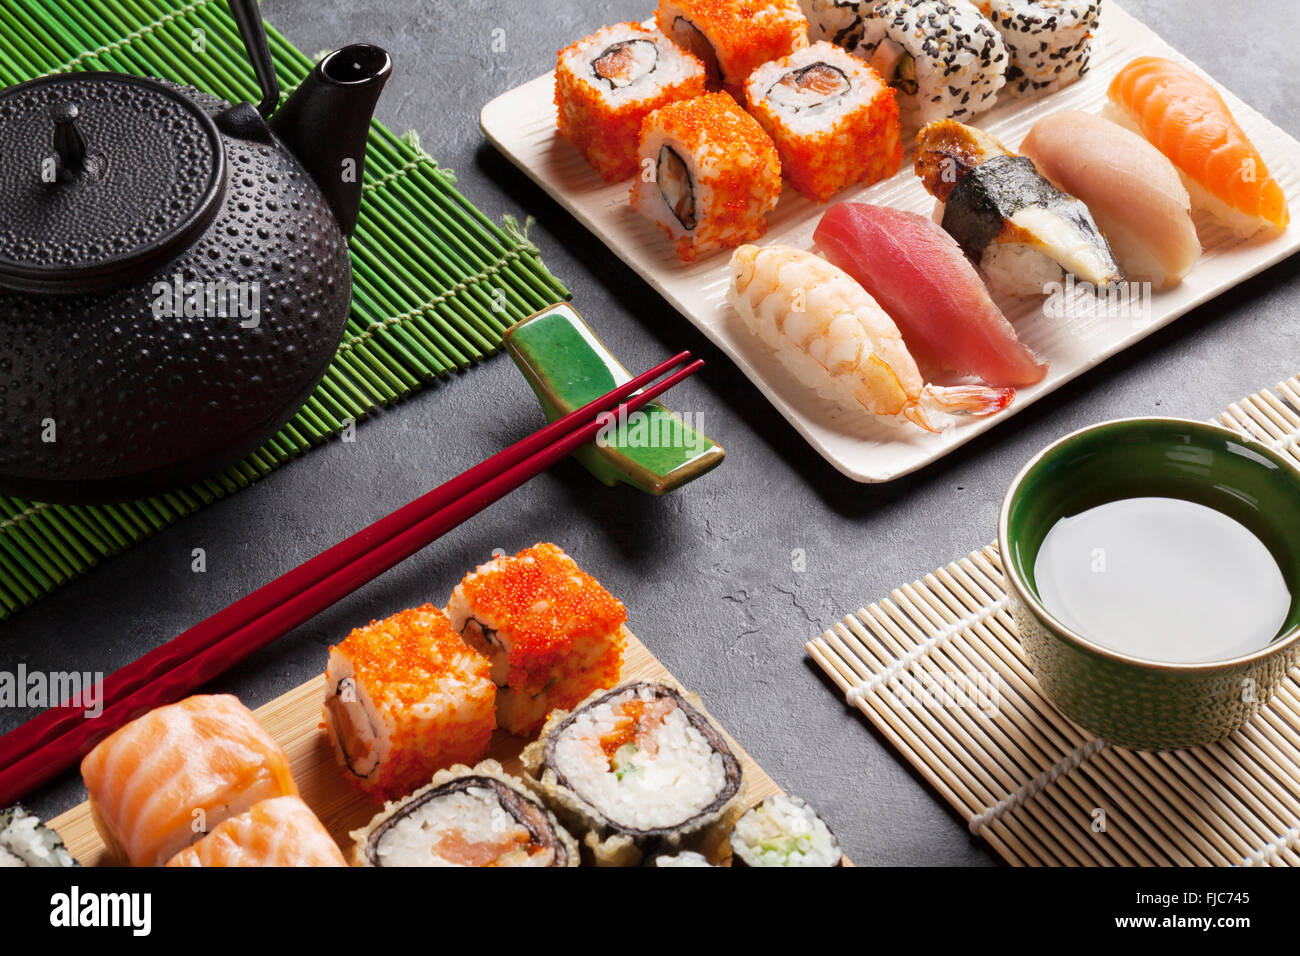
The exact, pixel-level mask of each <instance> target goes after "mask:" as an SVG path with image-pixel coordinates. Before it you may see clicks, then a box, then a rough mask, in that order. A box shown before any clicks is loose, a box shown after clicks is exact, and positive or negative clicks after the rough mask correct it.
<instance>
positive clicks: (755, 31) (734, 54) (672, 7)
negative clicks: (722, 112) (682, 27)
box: [655, 0, 808, 93]
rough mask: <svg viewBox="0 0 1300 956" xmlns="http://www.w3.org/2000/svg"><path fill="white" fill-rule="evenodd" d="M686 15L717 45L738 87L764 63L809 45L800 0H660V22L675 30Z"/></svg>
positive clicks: (727, 80)
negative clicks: (675, 26) (677, 21)
mask: <svg viewBox="0 0 1300 956" xmlns="http://www.w3.org/2000/svg"><path fill="white" fill-rule="evenodd" d="M679 16H680V17H684V18H685V19H686V20H688V21H689V22H690V23H691V24H692V25H694V27H695V28H696V29H697V30H698V31H699V32H700V34H701V35H702V36H703V37H704V38H705V39H706V40H707V41H708V42H709V45H710V46H712V47H713V54H714V56H716V57H717V60H718V68H719V69H720V70H721V73H722V82H723V84H724V85H725V86H727V87H728V88H729V89H730V90H731V91H732V92H733V93H739V92H740V88H741V85H742V84H743V83H744V82H745V78H746V77H747V76H749V74H750V73H752V72H753V71H754V69H755V68H756V67H758V66H759V65H760V64H763V63H766V62H768V61H769V60H778V59H780V58H781V57H783V56H788V55H789V54H791V53H793V52H794V51H795V50H800V49H802V48H804V47H806V46H807V45H808V20H807V18H806V17H804V15H803V11H802V10H801V9H800V7H799V2H798V0H660V3H659V7H658V9H657V10H656V11H655V22H656V23H657V24H658V26H659V29H660V31H661V32H662V33H663V34H664V35H665V36H669V37H672V36H673V24H674V22H675V21H676V19H677V18H678V17H679Z"/></svg>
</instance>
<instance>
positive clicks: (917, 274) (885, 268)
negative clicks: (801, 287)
mask: <svg viewBox="0 0 1300 956" xmlns="http://www.w3.org/2000/svg"><path fill="white" fill-rule="evenodd" d="M813 240H814V241H815V242H816V243H817V245H818V246H819V247H820V248H821V249H822V251H823V252H824V253H825V254H826V258H828V259H829V260H830V261H831V262H832V263H834V264H835V265H837V266H839V267H840V268H841V269H843V270H844V271H845V272H847V273H848V274H849V275H851V276H852V277H853V278H854V279H856V280H857V281H858V282H859V283H861V284H862V287H863V288H864V289H866V290H867V292H869V293H870V294H871V295H872V297H873V298H875V300H876V301H877V302H879V303H880V305H881V306H882V307H883V308H884V310H885V311H886V312H888V313H889V315H890V317H891V318H892V319H893V320H894V321H895V322H896V323H897V324H898V327H899V329H900V330H901V331H902V333H903V341H905V342H906V343H907V347H908V348H909V349H910V350H911V352H912V354H913V355H914V356H916V357H918V358H920V359H921V360H922V361H925V362H928V363H932V364H935V365H939V366H942V367H944V368H951V369H955V370H956V371H958V372H969V373H971V374H973V375H977V376H979V377H980V378H982V379H983V380H984V381H985V382H987V383H989V384H990V385H1032V384H1033V383H1034V382H1037V381H1039V380H1040V379H1041V378H1042V377H1043V376H1044V375H1045V374H1047V365H1046V363H1042V362H1039V361H1038V360H1037V359H1036V358H1035V357H1034V354H1033V353H1032V352H1031V351H1030V350H1029V349H1028V348H1027V347H1026V346H1025V345H1024V344H1023V343H1022V342H1021V341H1020V339H1019V338H1018V337H1017V335H1016V330H1015V329H1014V328H1012V327H1011V323H1010V322H1008V321H1007V319H1006V316H1004V315H1003V314H1002V310H1001V309H999V308H998V307H997V305H996V304H995V303H994V301H993V299H992V298H991V297H990V296H989V293H988V290H987V289H985V288H984V283H983V282H982V281H981V280H980V277H979V274H978V273H977V272H976V271H975V267H974V266H972V265H971V264H970V262H969V261H968V260H967V259H966V256H965V255H963V254H962V251H961V247H960V246H958V245H957V243H956V241H955V240H954V239H953V238H952V236H950V235H948V233H946V232H944V231H943V230H942V229H941V228H939V227H938V226H937V225H935V224H934V223H933V222H932V221H931V220H929V219H926V218H925V217H924V216H918V215H917V214H916V213H914V212H904V211H903V210H901V209H892V208H889V207H885V206H872V205H869V204H867V203H849V202H844V203H840V204H839V205H836V206H832V207H831V208H830V209H829V210H828V211H827V212H826V215H824V216H823V217H822V220H821V222H820V223H819V224H818V226H817V231H816V232H814V233H813Z"/></svg>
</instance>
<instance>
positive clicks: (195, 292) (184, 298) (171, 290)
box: [151, 272, 262, 329]
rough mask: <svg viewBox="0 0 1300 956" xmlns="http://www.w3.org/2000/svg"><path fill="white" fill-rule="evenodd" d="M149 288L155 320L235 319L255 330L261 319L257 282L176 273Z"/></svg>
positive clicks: (260, 303)
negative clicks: (202, 278) (187, 275)
mask: <svg viewBox="0 0 1300 956" xmlns="http://www.w3.org/2000/svg"><path fill="white" fill-rule="evenodd" d="M151 291H152V294H153V314H154V318H156V319H177V318H182V317H184V318H206V319H226V318H237V319H239V324H240V326H242V327H243V328H246V329H255V328H257V326H258V325H259V324H261V321H262V285H261V283H260V282H244V281H242V280H241V281H238V282H232V281H230V280H229V279H208V280H206V281H203V282H199V281H198V280H196V279H192V280H189V281H186V279H185V277H184V276H182V275H181V274H180V273H179V272H178V273H176V274H175V275H174V276H172V280H171V281H170V282H155V283H154V284H153V288H152V290H151Z"/></svg>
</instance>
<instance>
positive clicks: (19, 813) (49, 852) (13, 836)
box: [0, 806, 81, 869]
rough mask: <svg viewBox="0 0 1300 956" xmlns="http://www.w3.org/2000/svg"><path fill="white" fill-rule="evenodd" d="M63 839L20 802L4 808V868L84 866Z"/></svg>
mask: <svg viewBox="0 0 1300 956" xmlns="http://www.w3.org/2000/svg"><path fill="white" fill-rule="evenodd" d="M80 865H81V864H80V863H78V862H77V861H76V860H74V859H73V858H72V854H71V853H69V852H68V849H67V847H65V846H64V845H63V840H62V839H60V837H59V835H58V834H57V833H55V832H54V831H53V830H51V829H50V828H49V827H47V826H45V825H44V824H43V823H41V821H40V818H39V817H36V816H34V815H32V814H30V813H28V812H27V811H26V810H24V809H23V808H22V807H20V806H14V807H10V808H9V809H8V810H3V811H0V869H3V868H5V867H32V866H39V867H69V866H80Z"/></svg>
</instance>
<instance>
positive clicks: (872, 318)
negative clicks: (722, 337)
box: [727, 245, 1015, 431]
mask: <svg viewBox="0 0 1300 956" xmlns="http://www.w3.org/2000/svg"><path fill="white" fill-rule="evenodd" d="M727 301H728V302H730V303H731V306H732V308H734V309H735V310H736V312H737V314H738V315H739V316H740V317H741V320H742V321H744V323H745V325H746V326H747V327H748V328H749V330H750V332H752V333H753V334H754V335H755V336H757V337H758V338H759V339H760V340H761V341H762V342H763V343H764V344H765V345H767V346H768V347H769V348H771V349H772V350H773V351H774V352H776V354H777V357H778V358H779V359H780V360H781V361H782V362H783V363H784V364H785V365H786V367H787V368H788V369H789V370H790V371H791V373H792V374H793V375H794V376H795V377H796V378H798V379H799V380H800V381H801V382H803V383H804V384H805V385H807V386H809V387H810V388H813V389H815V390H816V391H817V392H818V393H819V394H821V395H823V396H824V397H826V398H828V399H831V400H832V401H835V402H838V403H839V404H841V405H844V406H846V407H849V408H854V407H857V408H861V409H865V410H866V411H868V412H870V413H871V414H873V415H878V416H880V417H881V418H886V419H888V418H896V417H897V418H903V419H906V420H907V421H910V422H911V423H912V424H914V425H918V426H920V427H921V428H924V429H926V430H927V431H935V430H936V429H935V427H934V425H933V424H931V422H930V418H929V414H928V412H929V410H935V411H944V412H961V413H970V414H976V415H990V414H992V413H993V412H996V411H1000V410H1001V409H1003V408H1005V407H1006V406H1007V405H1008V404H1010V402H1011V399H1012V397H1013V396H1014V395H1015V389H1010V388H985V387H982V386H966V387H956V388H944V387H940V386H936V385H927V384H926V383H925V380H924V379H923V378H922V377H921V372H920V370H919V369H918V368H917V366H916V359H914V358H913V357H912V353H911V352H909V351H908V350H907V346H906V345H905V344H904V342H903V337H902V335H900V334H899V331H898V326H897V325H895V324H894V321H893V320H892V319H891V318H890V317H889V316H888V315H886V314H885V311H884V310H883V309H881V307H880V306H879V305H878V304H877V303H876V300H875V299H873V298H872V297H871V295H870V294H869V293H868V292H867V291H866V290H865V289H863V288H862V286H860V285H858V284H857V283H856V282H854V281H853V279H852V277H850V276H849V275H848V274H847V273H846V272H844V271H843V270H842V269H839V268H837V267H836V266H833V265H831V264H830V263H829V262H827V261H826V260H825V259H822V258H821V257H820V256H817V255H814V254H813V253H811V252H805V251H804V250H802V249H795V248H794V247H792V246H779V245H774V246H768V247H767V248H764V249H760V248H759V247H758V246H741V247H740V248H739V249H737V250H736V251H735V253H733V254H732V257H731V288H730V289H729V290H728V292H727Z"/></svg>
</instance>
